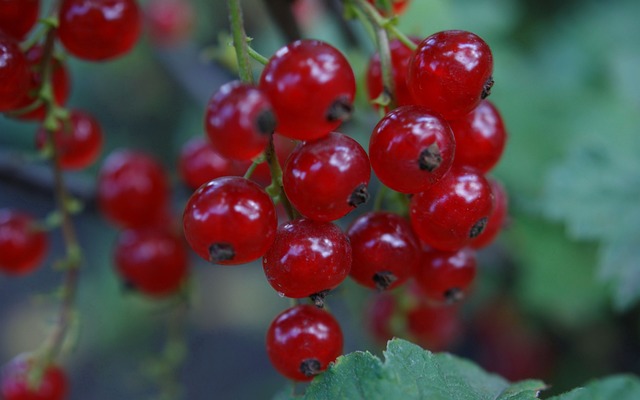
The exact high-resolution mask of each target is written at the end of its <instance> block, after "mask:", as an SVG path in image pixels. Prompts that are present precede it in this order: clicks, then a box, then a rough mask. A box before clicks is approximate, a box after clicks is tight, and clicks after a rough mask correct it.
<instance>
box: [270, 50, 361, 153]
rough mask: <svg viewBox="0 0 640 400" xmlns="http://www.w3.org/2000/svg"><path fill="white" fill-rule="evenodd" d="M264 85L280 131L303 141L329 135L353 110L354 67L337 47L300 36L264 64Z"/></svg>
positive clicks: (277, 129) (354, 89)
mask: <svg viewBox="0 0 640 400" xmlns="http://www.w3.org/2000/svg"><path fill="white" fill-rule="evenodd" d="M260 88H261V89H262V90H263V91H264V92H265V93H266V94H267V97H268V98H269V99H270V100H271V104H272V105H273V109H274V110H275V113H276V120H277V121H278V126H277V128H276V131H277V132H278V133H280V134H282V135H284V136H287V137H290V138H292V139H299V140H313V139H317V138H320V137H322V136H325V135H327V134H329V132H331V131H333V130H334V129H336V128H337V127H338V126H339V125H340V124H341V123H342V121H343V120H344V119H346V118H348V116H349V115H350V113H351V108H352V104H353V99H354V96H355V91H356V81H355V77H354V74H353V70H352V69H351V66H350V65H349V62H348V61H347V59H346V58H345V57H344V55H342V53H340V51H338V50H337V49H336V48H335V47H333V46H331V45H330V44H327V43H325V42H322V41H319V40H310V39H304V40H297V41H295V42H293V43H290V44H288V45H287V46H285V47H282V48H281V49H279V50H278V51H277V52H276V53H275V54H274V55H273V56H272V57H271V59H270V60H269V63H268V64H267V65H266V66H265V67H264V70H263V71H262V76H261V77H260Z"/></svg>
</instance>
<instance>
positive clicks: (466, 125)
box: [449, 100, 507, 173]
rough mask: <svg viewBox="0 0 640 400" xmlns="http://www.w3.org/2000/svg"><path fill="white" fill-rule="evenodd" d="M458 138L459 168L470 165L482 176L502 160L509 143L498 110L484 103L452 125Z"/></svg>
mask: <svg viewBox="0 0 640 400" xmlns="http://www.w3.org/2000/svg"><path fill="white" fill-rule="evenodd" d="M449 124H450V125H451V130H452V131H453V136H454V137H455V138H456V157H455V159H454V160H453V163H454V164H456V165H469V166H471V167H475V168H477V169H479V170H480V171H481V172H483V173H487V172H489V170H491V169H492V168H493V167H494V166H495V165H496V164H497V163H498V161H499V160H500V157H501V156H502V152H503V150H504V146H505V143H506V141H507V132H506V131H505V129H504V124H503V123H502V117H501V116H500V113H499V112H498V110H497V109H496V107H495V106H494V105H493V104H492V103H491V102H489V100H483V101H481V102H480V104H479V105H478V107H476V108H475V109H474V110H473V111H471V112H470V113H469V114H467V115H466V116H464V117H463V118H460V119H457V120H454V121H450V122H449Z"/></svg>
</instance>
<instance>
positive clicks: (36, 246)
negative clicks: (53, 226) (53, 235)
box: [0, 209, 49, 275]
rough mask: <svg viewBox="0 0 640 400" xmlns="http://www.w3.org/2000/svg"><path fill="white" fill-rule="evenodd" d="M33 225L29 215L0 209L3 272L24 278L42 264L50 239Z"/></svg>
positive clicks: (0, 248)
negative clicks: (23, 276)
mask: <svg viewBox="0 0 640 400" xmlns="http://www.w3.org/2000/svg"><path fill="white" fill-rule="evenodd" d="M34 225H35V220H34V218H33V217H31V216H30V215H28V214H25V213H22V212H19V211H15V210H9V209H0V271H3V272H5V273H7V274H12V275H23V274H27V273H29V272H31V271H33V270H34V269H35V268H36V267H38V265H40V263H41V262H42V260H43V258H44V255H45V253H46V250H47V247H48V245H49V240H48V238H47V235H46V234H45V233H44V232H42V231H40V230H37V229H36V227H35V226H34Z"/></svg>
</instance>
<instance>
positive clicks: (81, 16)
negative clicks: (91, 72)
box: [58, 0, 140, 61]
mask: <svg viewBox="0 0 640 400" xmlns="http://www.w3.org/2000/svg"><path fill="white" fill-rule="evenodd" d="M59 18H60V26H59V27H58V37H59V38H60V41H61V42H62V44H63V45H64V47H65V48H66V49H67V50H68V51H69V52H70V53H71V54H73V55H74V56H76V57H78V58H81V59H84V60H89V61H103V60H106V59H110V58H114V57H118V56H121V55H123V54H125V53H127V52H128V51H129V50H131V48H132V47H133V46H134V45H135V43H136V41H137V40H138V36H139V33H140V10H139V8H138V3H137V2H136V1H135V0H63V1H62V4H61V5H60V11H59Z"/></svg>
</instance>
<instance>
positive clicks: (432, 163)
mask: <svg viewBox="0 0 640 400" xmlns="http://www.w3.org/2000/svg"><path fill="white" fill-rule="evenodd" d="M441 163H442V154H441V153H440V148H439V147H438V143H435V142H434V143H433V144H431V145H430V146H429V147H427V148H426V149H424V150H422V152H421V153H420V158H418V165H419V166H420V169H421V170H423V171H429V172H433V171H435V170H436V169H437V168H438V167H439V166H440V164H441Z"/></svg>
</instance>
